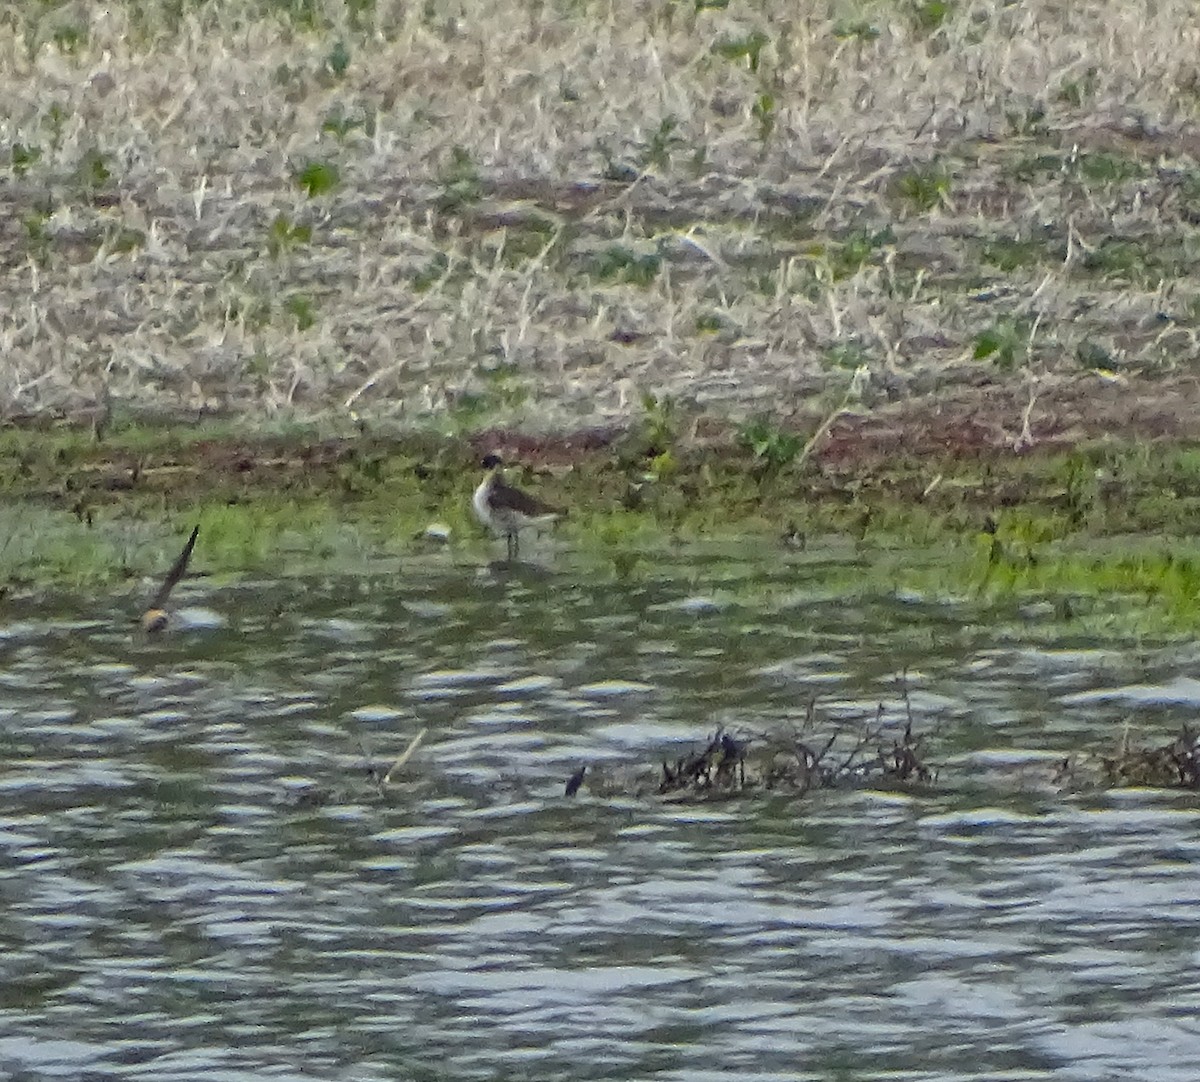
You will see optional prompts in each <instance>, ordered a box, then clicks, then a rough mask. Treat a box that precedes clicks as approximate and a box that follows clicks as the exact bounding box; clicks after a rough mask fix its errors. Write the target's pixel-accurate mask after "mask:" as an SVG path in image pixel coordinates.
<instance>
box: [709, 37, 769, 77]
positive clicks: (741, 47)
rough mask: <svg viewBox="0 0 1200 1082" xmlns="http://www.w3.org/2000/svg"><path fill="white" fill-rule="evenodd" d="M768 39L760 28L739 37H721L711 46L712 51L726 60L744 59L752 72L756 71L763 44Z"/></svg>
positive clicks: (760, 58)
mask: <svg viewBox="0 0 1200 1082" xmlns="http://www.w3.org/2000/svg"><path fill="white" fill-rule="evenodd" d="M769 40H770V39H769V38H768V37H767V35H766V34H764V33H763V32H762V31H761V30H753V31H751V32H750V33H749V34H744V35H743V36H742V37H740V38H722V39H721V40H720V41H718V42H717V43H716V45H714V46H713V52H715V53H716V54H717V55H718V56H723V57H724V58H725V59H726V60H735V61H737V60H744V61H745V62H746V66H747V67H748V68H749V69H750V70H751V71H752V72H757V71H758V66H759V63H760V62H761V60H762V51H763V46H764V45H766V44H767V43H768V42H769Z"/></svg>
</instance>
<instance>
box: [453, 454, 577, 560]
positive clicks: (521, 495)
mask: <svg viewBox="0 0 1200 1082" xmlns="http://www.w3.org/2000/svg"><path fill="white" fill-rule="evenodd" d="M483 468H484V469H485V470H487V471H488V472H487V476H486V477H485V478H484V479H483V480H482V481H481V482H480V483H479V487H478V488H477V489H476V490H475V495H474V496H473V497H472V498H471V506H472V508H474V511H475V517H476V518H477V519H479V521H480V522H482V523H483V524H484V526H486V527H487V528H488V529H489V530H491V531H492V533H494V534H497V535H499V534H503V535H504V539H505V541H507V543H508V558H509V559H510V560H515V559H516V558H517V549H518V545H519V541H520V533H521V531H522V530H523V529H525V528H526V527H528V526H541V525H545V524H547V523H550V522H553V521H554V520H555V519H557V518H562V517H563V516H564V515H565V514H566V512H565V511H559V510H557V509H556V508H553V507H551V506H550V505H549V504H545V503H542V501H541V500H539V499H536V498H535V497H533V496H530V495H529V494H528V493H526V492H522V491H521V490H520V489H519V488H513V486H512V485H510V484H508V482H507V481H505V480H504V476H503V470H504V465H503V463H502V462H501V461H500V456H499V455H496V454H490V455H488V456H487V457H486V458H485V459H484V460H483Z"/></svg>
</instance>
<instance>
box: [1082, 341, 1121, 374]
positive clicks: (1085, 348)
mask: <svg viewBox="0 0 1200 1082" xmlns="http://www.w3.org/2000/svg"><path fill="white" fill-rule="evenodd" d="M1075 360H1077V361H1078V362H1079V363H1080V365H1081V366H1082V367H1084V368H1086V369H1088V370H1089V371H1095V370H1097V369H1100V370H1101V371H1107V370H1109V369H1111V368H1112V367H1113V365H1114V364H1115V361H1116V359H1115V358H1114V357H1113V355H1112V353H1110V352H1109V351H1108V350H1107V349H1105V348H1104V346H1102V345H1100V343H1099V342H1092V341H1090V340H1088V341H1083V342H1080V343H1079V345H1078V346H1076V347H1075Z"/></svg>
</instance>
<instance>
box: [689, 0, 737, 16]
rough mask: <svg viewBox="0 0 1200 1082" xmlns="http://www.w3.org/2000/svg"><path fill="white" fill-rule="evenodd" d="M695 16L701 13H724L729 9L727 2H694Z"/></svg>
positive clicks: (712, 0)
mask: <svg viewBox="0 0 1200 1082" xmlns="http://www.w3.org/2000/svg"><path fill="white" fill-rule="evenodd" d="M695 5H696V14H697V15H699V14H700V12H702V11H724V10H725V9H726V8H727V7H729V0H695Z"/></svg>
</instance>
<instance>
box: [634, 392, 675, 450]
mask: <svg viewBox="0 0 1200 1082" xmlns="http://www.w3.org/2000/svg"><path fill="white" fill-rule="evenodd" d="M639 427H640V428H641V432H642V437H643V438H644V439H645V441H646V443H647V444H648V445H649V446H650V448H651V450H656V451H658V452H659V453H664V452H665V451H666V450H667V449H668V448H669V447H671V445H672V444H674V442H675V440H676V438H677V437H678V435H679V407H678V405H677V403H676V402H675V399H673V398H672V397H671V396H670V395H661V396H659V395H656V394H654V393H653V392H652V391H647V392H646V393H645V394H643V395H642V417H641V423H640V426H639Z"/></svg>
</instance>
